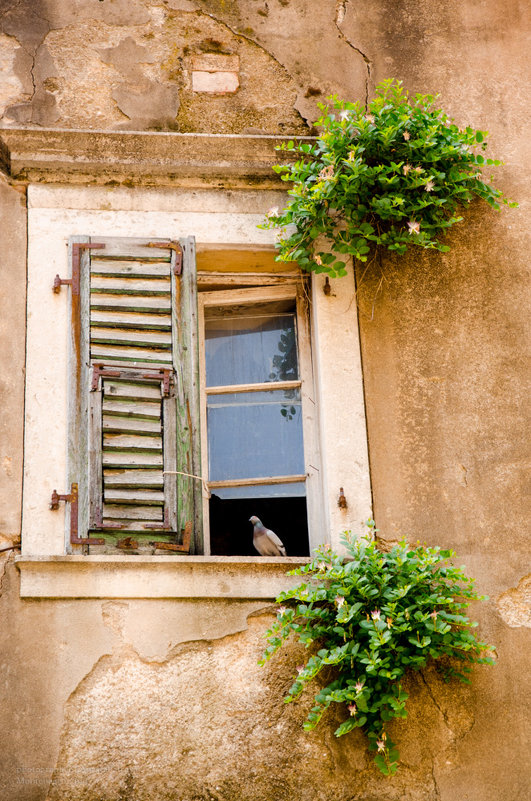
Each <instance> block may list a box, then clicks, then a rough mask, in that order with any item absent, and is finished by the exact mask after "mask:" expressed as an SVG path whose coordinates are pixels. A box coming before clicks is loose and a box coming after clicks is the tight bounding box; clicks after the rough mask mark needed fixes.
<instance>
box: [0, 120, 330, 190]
mask: <svg viewBox="0 0 531 801" xmlns="http://www.w3.org/2000/svg"><path fill="white" fill-rule="evenodd" d="M290 139H293V137H288V136H284V137H283V136H259V135H253V136H245V135H225V134H193V133H166V132H131V131H86V130H70V129H68V130H64V129H55V128H53V129H52V128H51V129H44V128H2V129H0V168H3V170H4V172H6V173H7V174H8V175H9V176H10V177H11V179H12V180H14V181H22V182H28V183H40V182H46V183H63V184H64V183H69V184H83V185H85V186H86V185H92V184H94V185H107V186H116V185H124V186H137V185H138V186H184V187H197V186H202V187H216V188H236V189H237V188H249V187H256V188H263V189H271V188H276V189H278V188H279V187H280V186H284V184H283V183H282V182H281V181H280V179H279V177H278V175H277V174H276V173H274V172H273V169H272V167H273V165H274V164H277V163H278V162H279V161H287V160H291V159H292V158H293V156H292V155H291V154H289V153H286V154H279V153H277V152H276V150H275V147H276V146H278V145H280V144H281V143H282V142H288V141H290ZM298 139H304V140H306V141H309V142H313V141H314V139H313V137H298Z"/></svg>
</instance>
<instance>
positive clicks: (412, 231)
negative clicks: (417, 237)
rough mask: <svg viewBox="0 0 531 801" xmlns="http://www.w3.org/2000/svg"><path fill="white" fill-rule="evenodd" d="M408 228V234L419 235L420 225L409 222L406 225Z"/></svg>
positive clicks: (412, 221) (414, 221) (413, 221)
mask: <svg viewBox="0 0 531 801" xmlns="http://www.w3.org/2000/svg"><path fill="white" fill-rule="evenodd" d="M407 227H408V228H409V231H408V233H410V234H420V223H419V222H416V220H410V221H409V222H408V224H407Z"/></svg>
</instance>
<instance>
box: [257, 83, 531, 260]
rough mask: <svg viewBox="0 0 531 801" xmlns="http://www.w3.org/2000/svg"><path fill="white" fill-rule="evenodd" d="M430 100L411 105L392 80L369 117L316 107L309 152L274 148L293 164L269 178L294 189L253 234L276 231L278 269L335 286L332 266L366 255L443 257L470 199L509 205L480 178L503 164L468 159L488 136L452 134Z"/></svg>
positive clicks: (354, 107)
mask: <svg viewBox="0 0 531 801" xmlns="http://www.w3.org/2000/svg"><path fill="white" fill-rule="evenodd" d="M436 99H437V96H432V95H418V94H417V95H415V97H414V100H412V101H410V99H409V95H408V93H407V92H406V91H405V90H404V89H403V88H402V86H401V83H400V82H399V81H393V80H387V81H384V82H383V83H381V84H380V85H379V86H378V87H377V90H376V95H375V97H374V99H373V100H372V101H371V103H370V105H369V110H368V111H365V109H364V108H363V106H361V104H360V103H347V102H345V101H343V100H339V99H338V98H337V96H333V97H331V98H330V100H331V101H332V106H333V109H334V110H335V111H334V113H332V112H330V110H329V109H327V107H326V106H324V105H320V106H319V107H320V109H321V110H322V111H323V112H324V114H323V116H322V117H321V118H320V119H319V120H318V121H317V123H316V125H317V126H318V127H320V128H321V133H320V135H319V137H318V138H317V141H316V142H315V143H314V144H310V143H308V142H304V141H300V142H293V141H289V142H288V143H285V144H282V145H280V147H279V148H277V149H279V150H286V151H294V152H295V153H298V154H300V158H298V159H297V160H296V161H295V162H292V163H290V164H283V165H277V166H275V167H274V168H273V169H274V170H275V171H276V172H277V173H280V175H281V177H282V180H283V181H289V182H292V184H293V186H292V188H291V189H290V190H289V195H291V198H290V201H289V203H288V205H287V206H286V208H285V209H283V210H282V211H280V210H279V209H278V208H275V209H271V210H270V211H269V212H268V215H267V218H266V222H265V223H264V224H263V225H262V226H261V227H263V228H276V227H280V228H281V229H282V232H283V233H282V236H281V238H280V241H279V242H278V245H277V247H278V248H279V251H280V253H279V255H278V256H277V260H278V261H297V262H298V264H299V266H300V267H301V268H302V269H304V270H311V271H313V272H326V273H329V274H330V275H332V276H336V275H338V276H339V275H345V274H346V269H345V263H344V260H342V259H341V258H338V256H341V255H343V256H345V255H347V256H352V257H354V258H355V259H359V260H360V261H362V262H364V261H366V260H367V257H368V254H369V253H370V251H371V247H373V246H374V245H381V246H382V247H385V248H387V249H388V250H391V251H396V252H397V253H399V254H403V253H405V251H406V250H407V248H408V246H410V245H415V246H418V247H422V248H436V249H437V250H441V251H447V250H449V247H448V245H445V244H443V243H441V241H440V236H441V235H442V234H444V233H445V231H446V229H447V228H450V227H451V226H452V225H454V224H455V223H457V222H459V221H460V220H462V219H463V218H462V217H461V216H459V214H458V212H459V210H460V209H461V208H462V207H463V206H465V205H466V204H467V203H469V202H470V201H471V200H472V199H473V198H474V197H475V196H476V197H479V198H482V199H483V200H485V201H486V202H487V203H488V204H489V205H490V206H492V207H493V208H495V209H499V208H500V205H499V202H500V201H501V202H503V203H508V201H507V200H505V199H504V198H503V196H502V192H501V191H500V190H498V189H494V188H493V187H491V186H489V185H488V184H487V183H485V182H484V181H483V179H482V176H481V173H480V172H479V170H480V169H481V168H482V167H483V166H484V165H489V166H490V165H499V164H501V162H500V161H496V160H493V159H490V158H485V157H484V156H483V155H482V154H481V153H478V154H476V153H475V152H474V148H475V147H479V149H480V150H481V151H483V150H485V148H486V142H485V137H486V135H487V132H486V131H476V130H474V129H473V128H470V127H467V128H464V129H461V128H459V127H458V126H457V125H455V124H454V123H453V121H452V120H451V119H449V118H448V116H447V115H446V114H445V113H444V112H443V111H441V110H440V109H437V108H435V107H434V102H435V100H436ZM509 205H512V206H515V205H517V204H516V203H509Z"/></svg>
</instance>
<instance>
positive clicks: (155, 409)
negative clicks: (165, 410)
mask: <svg viewBox="0 0 531 801" xmlns="http://www.w3.org/2000/svg"><path fill="white" fill-rule="evenodd" d="M103 413H104V414H112V415H116V416H117V417H134V418H138V419H143V420H160V403H159V404H157V403H149V402H147V403H140V402H139V401H138V400H136V399H135V400H132V399H127V398H123V399H116V400H115V399H114V398H104V399H103Z"/></svg>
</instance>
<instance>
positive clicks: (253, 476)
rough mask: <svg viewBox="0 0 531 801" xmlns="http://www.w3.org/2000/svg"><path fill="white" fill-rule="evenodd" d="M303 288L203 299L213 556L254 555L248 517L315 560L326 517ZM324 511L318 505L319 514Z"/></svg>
mask: <svg viewBox="0 0 531 801" xmlns="http://www.w3.org/2000/svg"><path fill="white" fill-rule="evenodd" d="M307 306H308V304H307V302H306V296H305V291H304V286H303V285H302V284H301V282H300V281H299V283H298V284H297V285H295V284H292V285H286V286H276V287H263V288H256V289H231V290H228V291H215V292H202V293H200V294H199V321H200V333H201V338H202V343H203V347H202V348H201V353H202V359H201V403H202V430H203V438H202V457H203V458H202V463H203V470H204V471H205V472H206V473H207V476H208V488H209V491H210V498H209V499H208V498H207V499H205V502H204V520H205V523H207V525H206V526H205V529H206V530H207V529H208V530H209V534H210V537H209V543H208V544H207V547H210V552H211V553H212V554H233V555H252V554H254V553H255V551H254V548H253V545H252V538H251V527H250V524H249V517H250V516H251V515H256V516H258V517H260V519H262V520H263V521H264V523H265V524H266V525H267V526H268V527H269V528H272V529H273V530H274V531H276V532H277V533H278V534H279V536H280V537H281V539H282V541H283V543H284V545H285V547H286V549H287V553H288V554H289V555H298V556H301V555H307V554H308V553H309V536H308V535H309V531H308V521H309V520H310V523H311V538H312V542H313V541H315V538H316V537H317V534H316V530H317V528H318V514H317V511H315V514H312V515H310V516H309V515H308V508H309V506H308V503H309V501H310V499H312V500H313V499H315V497H316V486H315V484H316V483H317V480H318V473H319V470H318V467H317V466H316V465H317V454H316V452H315V451H316V449H315V441H316V433H315V425H316V421H315V402H314V399H313V394H314V393H313V377H312V363H311V353H310V337H309V327H308V314H307ZM314 506H315V504H314Z"/></svg>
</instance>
